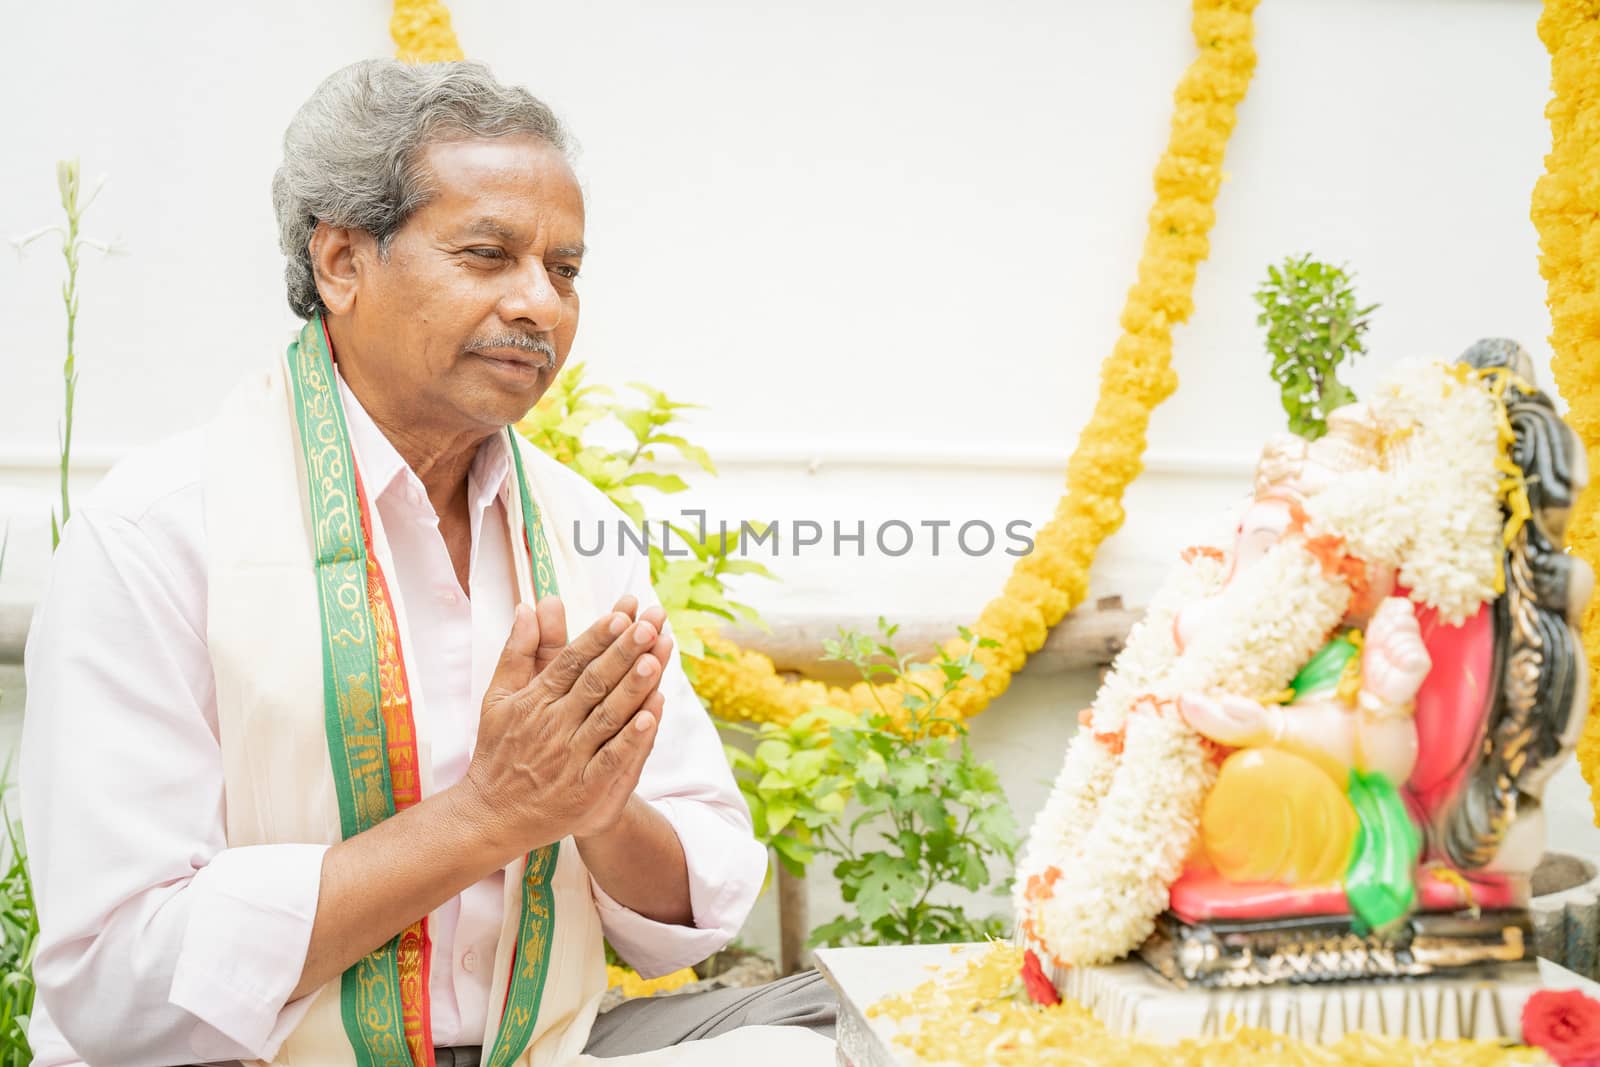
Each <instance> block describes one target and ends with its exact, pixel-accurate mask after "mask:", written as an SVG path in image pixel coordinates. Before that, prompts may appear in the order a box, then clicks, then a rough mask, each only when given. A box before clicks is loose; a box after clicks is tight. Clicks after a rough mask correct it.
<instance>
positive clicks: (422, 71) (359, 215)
mask: <svg viewBox="0 0 1600 1067" xmlns="http://www.w3.org/2000/svg"><path fill="white" fill-rule="evenodd" d="M513 134H517V135H524V136H530V137H534V138H537V139H539V140H541V141H544V142H546V143H547V144H549V145H551V146H552V147H553V148H555V149H557V150H558V151H560V152H561V153H562V154H563V155H566V154H568V153H569V152H570V150H571V148H570V143H569V140H568V137H567V133H566V130H564V129H563V128H562V126H561V122H560V120H558V119H557V118H556V116H555V114H554V112H552V111H551V110H550V109H549V108H548V107H546V106H545V105H544V104H543V103H541V102H540V101H539V100H537V99H535V98H534V97H533V96H532V95H531V94H530V93H529V92H528V91H527V90H526V89H522V88H519V87H517V86H508V85H502V84H501V83H500V82H498V81H496V80H495V77H494V75H492V74H490V73H489V68H488V67H486V66H484V65H483V64H481V63H401V62H399V61H398V60H393V59H368V60H363V61H361V62H359V63H352V64H350V65H349V66H348V67H345V68H344V69H343V70H339V71H336V72H335V73H334V74H332V75H331V76H330V77H329V78H328V79H327V80H326V81H324V82H323V83H322V84H321V85H319V86H317V91H316V92H314V93H312V94H311V99H309V100H307V101H306V102H305V104H304V105H302V106H301V108H300V110H299V111H298V112H297V113H296V114H295V117H294V121H292V122H290V123H289V128H288V130H286V131H285V132H284V135H283V164H282V166H280V167H279V168H278V172H277V174H275V175H273V178H272V206H273V208H274V209H275V210H276V211H277V214H278V244H279V246H280V247H281V248H282V249H283V254H284V255H285V256H287V257H288V263H287V264H286V265H285V267H284V277H285V280H286V281H287V282H288V287H289V307H290V308H291V309H293V311H294V313H295V314H296V315H299V316H300V317H301V318H310V317H311V316H312V315H315V314H317V313H318V312H319V311H323V310H326V308H325V305H324V304H323V302H322V294H321V293H319V292H318V291H317V283H316V279H315V278H314V277H313V274H312V267H311V250H310V247H309V245H310V241H311V234H312V232H313V231H314V230H315V229H316V228H317V223H318V222H319V221H320V222H326V223H328V225H330V226H339V227H346V228H350V229H359V230H365V231H366V232H367V233H370V234H371V235H372V236H373V237H375V238H377V240H378V251H379V253H380V254H385V253H387V251H388V248H389V242H390V241H391V240H392V239H393V238H394V235H395V233H396V232H397V231H398V230H399V229H400V227H401V226H403V225H405V222H406V219H408V218H410V216H411V213H412V212H414V211H416V210H417V209H418V208H420V207H421V206H422V205H423V204H425V203H427V202H428V198H429V196H430V195H431V190H430V189H429V188H428V175H427V173H426V168H424V167H423V166H422V162H421V157H422V150H423V149H424V148H426V147H427V146H428V145H430V144H434V143H438V142H440V141H447V140H454V139H458V138H460V137H463V136H467V137H504V136H508V135H513Z"/></svg>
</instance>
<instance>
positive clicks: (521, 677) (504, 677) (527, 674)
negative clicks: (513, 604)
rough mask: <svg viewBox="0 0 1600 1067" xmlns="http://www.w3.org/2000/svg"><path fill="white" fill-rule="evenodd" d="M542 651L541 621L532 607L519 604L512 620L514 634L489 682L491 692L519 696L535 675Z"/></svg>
mask: <svg viewBox="0 0 1600 1067" xmlns="http://www.w3.org/2000/svg"><path fill="white" fill-rule="evenodd" d="M538 649H539V620H538V617H537V616H535V614H534V613H533V612H532V611H531V610H529V608H528V605H526V604H518V605H517V608H516V611H515V612H514V613H513V614H512V617H511V632H510V634H508V635H507V636H506V645H505V648H503V649H501V650H500V659H499V661H498V662H497V663H496V664H495V667H494V674H493V676H491V678H490V679H489V692H490V693H515V692H517V691H518V690H520V689H522V688H523V687H524V686H526V685H527V684H528V682H529V680H530V679H532V678H533V675H534V663H535V659H536V656H537V654H538Z"/></svg>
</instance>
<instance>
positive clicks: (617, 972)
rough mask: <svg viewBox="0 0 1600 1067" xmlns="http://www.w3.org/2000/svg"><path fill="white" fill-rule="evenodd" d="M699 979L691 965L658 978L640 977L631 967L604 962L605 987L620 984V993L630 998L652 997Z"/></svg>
mask: <svg viewBox="0 0 1600 1067" xmlns="http://www.w3.org/2000/svg"><path fill="white" fill-rule="evenodd" d="M699 980H700V976H699V975H697V974H695V973H694V968H692V967H685V968H683V969H682V970H678V971H673V972H672V973H671V974H664V975H662V976H661V977H660V978H641V977H640V976H639V972H638V971H636V970H634V969H633V968H632V967H619V966H617V965H616V964H615V963H608V964H606V987H607V988H609V989H615V988H617V987H618V986H621V987H622V995H623V996H625V997H627V998H628V999H630V1000H631V999H633V998H634V997H653V996H655V995H656V994H657V993H670V992H672V991H673V990H674V989H682V988H683V987H684V986H686V985H689V984H690V983H692V982H698V981H699Z"/></svg>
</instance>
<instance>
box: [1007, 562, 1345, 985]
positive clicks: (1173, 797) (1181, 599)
mask: <svg viewBox="0 0 1600 1067" xmlns="http://www.w3.org/2000/svg"><path fill="white" fill-rule="evenodd" d="M1203 558H1204V557H1197V560H1196V563H1198V562H1199V560H1200V559H1203ZM1222 569H1223V568H1222V565H1221V564H1220V563H1218V562H1217V561H1214V560H1212V561H1207V564H1202V565H1200V566H1196V564H1195V563H1191V564H1190V565H1189V566H1188V567H1185V568H1183V569H1182V570H1181V571H1180V572H1179V575H1180V577H1177V578H1176V579H1175V580H1174V581H1173V582H1171V583H1169V586H1168V587H1167V588H1166V589H1164V590H1163V592H1164V593H1168V592H1170V593H1171V594H1172V596H1173V599H1170V600H1169V599H1168V598H1167V597H1166V596H1161V597H1158V598H1157V603H1158V604H1159V605H1161V608H1162V617H1160V618H1154V617H1152V618H1147V619H1146V620H1145V622H1146V626H1145V628H1144V629H1143V630H1142V631H1141V633H1140V634H1139V638H1140V640H1139V641H1138V642H1137V643H1135V642H1132V641H1130V644H1129V648H1128V649H1127V650H1125V653H1124V656H1123V657H1118V661H1117V664H1116V665H1115V666H1114V668H1113V671H1112V674H1113V676H1114V678H1115V680H1113V679H1112V678H1108V679H1107V683H1106V685H1105V686H1103V687H1102V689H1101V694H1100V698H1098V699H1097V713H1098V711H1099V709H1100V705H1101V702H1102V701H1104V703H1105V708H1106V710H1107V712H1109V713H1111V714H1115V711H1116V705H1121V707H1122V708H1123V709H1124V718H1125V724H1126V735H1125V737H1124V741H1123V752H1122V755H1121V757H1120V758H1116V757H1114V756H1112V755H1111V753H1110V752H1109V751H1108V750H1107V749H1106V746H1105V745H1104V744H1101V743H1100V742H1097V741H1096V740H1094V738H1093V737H1092V735H1090V734H1089V733H1088V732H1087V731H1085V732H1082V733H1080V734H1079V735H1078V736H1077V737H1075V738H1074V739H1073V742H1072V745H1071V746H1069V749H1068V755H1067V761H1066V765H1065V766H1064V767H1063V769H1062V776H1061V778H1060V779H1059V780H1058V781H1057V785H1056V789H1055V790H1054V791H1053V792H1052V794H1051V797H1050V800H1049V801H1048V802H1047V803H1046V805H1045V809H1044V810H1043V811H1041V812H1040V815H1039V818H1038V819H1037V820H1035V823H1034V827H1033V829H1032V831H1031V833H1030V835H1029V845H1028V850H1027V854H1026V855H1025V856H1024V859H1023V861H1022V863H1021V864H1019V866H1018V872H1017V873H1018V876H1017V892H1016V906H1017V914H1018V917H1019V919H1020V920H1021V921H1022V922H1023V923H1024V924H1025V925H1026V928H1027V929H1028V930H1029V932H1030V934H1031V935H1032V937H1033V938H1034V940H1035V941H1036V946H1035V947H1036V948H1039V949H1041V950H1042V951H1043V952H1044V954H1045V955H1046V956H1047V958H1049V959H1050V960H1051V961H1053V962H1054V963H1056V964H1057V965H1061V966H1077V965H1083V964H1093V963H1105V962H1108V961H1110V960H1114V959H1118V958H1120V957H1122V956H1124V955H1126V954H1127V953H1128V952H1130V951H1131V950H1132V949H1134V948H1136V947H1137V946H1138V944H1139V943H1140V942H1141V941H1142V940H1143V939H1144V938H1145V937H1147V936H1148V935H1149V933H1150V930H1151V929H1152V927H1153V924H1154V922H1155V918H1156V916H1157V915H1159V914H1160V913H1161V911H1162V910H1163V909H1165V908H1166V906H1167V890H1168V888H1169V887H1170V886H1171V884H1172V882H1173V881H1174V880H1175V879H1176V878H1177V877H1178V874H1179V873H1180V872H1181V871H1182V867H1183V861H1184V859H1185V857H1187V856H1188V854H1189V850H1190V848H1191V847H1192V846H1193V844H1194V838H1195V834H1196V833H1197V831H1198V828H1199V820H1200V806H1201V804H1202V803H1203V802H1204V799H1205V796H1206V793H1207V791H1208V790H1209V789H1210V788H1211V784H1212V782H1213V781H1214V779H1215V770H1214V768H1213V766H1212V764H1211V761H1210V759H1209V757H1208V755H1207V750H1206V747H1205V745H1204V744H1203V743H1202V742H1201V740H1200V738H1199V736H1198V735H1196V734H1195V733H1194V731H1193V730H1191V729H1189V727H1188V725H1187V724H1185V723H1184V722H1183V721H1182V720H1181V719H1180V718H1179V717H1178V715H1177V711H1176V708H1175V706H1174V704H1173V699H1174V698H1175V697H1176V696H1177V695H1178V694H1179V693H1181V692H1186V691H1216V690H1220V689H1221V688H1222V687H1223V686H1224V685H1227V687H1228V688H1229V689H1230V690H1233V691H1238V692H1248V693H1250V694H1252V695H1256V696H1262V695H1266V694H1268V693H1271V692H1274V691H1276V690H1279V689H1282V688H1283V687H1285V686H1286V685H1287V684H1288V683H1289V681H1290V680H1291V679H1292V678H1293V677H1294V674H1295V672H1296V671H1297V670H1299V668H1300V666H1301V665H1302V664H1304V663H1305V661H1306V660H1307V659H1309V658H1310V657H1311V655H1312V653H1314V652H1315V651H1316V650H1317V649H1318V648H1319V647H1321V645H1322V644H1323V642H1324V641H1326V639H1327V637H1328V634H1329V633H1330V632H1331V631H1332V630H1333V628H1334V627H1335V626H1336V625H1337V624H1338V622H1339V620H1340V619H1341V618H1342V617H1343V615H1344V612H1345V609H1346V608H1347V606H1348V603H1349V596H1350V593H1349V590H1348V589H1347V588H1346V587H1345V586H1344V584H1343V582H1342V581H1340V580H1339V579H1337V578H1333V577H1329V576H1328V575H1326V574H1325V573H1324V571H1323V568H1322V565H1321V563H1320V562H1319V561H1318V560H1317V559H1316V557H1314V556H1313V555H1311V553H1309V552H1308V551H1306V549H1305V546H1304V543H1303V542H1302V541H1301V539H1300V538H1299V537H1290V538H1288V539H1286V540H1284V541H1283V542H1281V543H1280V544H1278V545H1276V546H1274V547H1273V548H1272V549H1270V550H1269V551H1268V552H1267V554H1266V555H1265V556H1263V557H1262V559H1261V560H1260V561H1259V562H1258V563H1257V564H1256V565H1255V566H1253V567H1251V568H1250V569H1249V570H1248V571H1245V572H1244V573H1242V574H1240V575H1239V576H1238V577H1237V578H1236V579H1235V581H1234V582H1233V583H1232V584H1231V585H1230V586H1229V587H1228V588H1227V589H1226V590H1224V591H1222V592H1221V593H1220V594H1218V595H1219V596H1220V601H1219V605H1218V610H1217V612H1216V616H1215V618H1214V620H1213V622H1212V624H1211V625H1208V626H1207V627H1206V628H1205V631H1204V632H1203V633H1201V634H1197V635H1195V638H1194V640H1193V641H1192V643H1191V644H1190V645H1189V647H1188V648H1186V649H1185V650H1184V651H1183V653H1182V654H1181V655H1176V654H1174V653H1175V646H1174V645H1173V641H1172V637H1171V634H1172V622H1173V619H1174V618H1175V615H1176V610H1177V607H1178V606H1179V605H1181V604H1183V603H1187V602H1191V601H1192V600H1194V599H1196V598H1198V597H1204V596H1205V595H1206V589H1208V588H1215V586H1216V584H1217V582H1218V581H1219V576H1220V574H1221V573H1222ZM1180 588H1182V592H1181V593H1180ZM1154 614H1155V613H1154V611H1152V616H1154ZM1152 624H1154V625H1152ZM1162 635H1165V636H1164V637H1163V636H1162ZM1163 648H1164V649H1165V655H1163ZM1129 653H1131V655H1129ZM1163 660H1164V663H1163V662H1162V661H1163ZM1136 673H1137V674H1138V675H1139V676H1140V681H1141V682H1142V683H1143V684H1142V685H1139V686H1135V685H1134V683H1133V681H1132V679H1133V677H1134V676H1135V674H1136ZM1235 686H1237V688H1235ZM1136 689H1138V690H1142V692H1141V693H1139V694H1138V695H1133V696H1129V695H1128V694H1131V693H1134V691H1135V690H1136ZM1124 702H1125V703H1124ZM1135 704H1137V708H1136V709H1135V710H1133V713H1132V714H1127V713H1126V709H1127V708H1130V707H1133V705H1135ZM1095 728H1096V729H1100V725H1099V720H1098V719H1097V720H1096V723H1095ZM1092 750H1099V754H1096V753H1095V752H1094V751H1092ZM1052 867H1054V868H1055V869H1056V870H1058V871H1060V872H1061V873H1060V875H1059V876H1057V878H1056V881H1055V884H1054V885H1052V886H1050V887H1049V888H1048V889H1047V890H1046V889H1041V888H1040V887H1039V886H1038V884H1037V882H1036V881H1035V876H1039V877H1041V878H1042V877H1043V876H1045V874H1046V873H1047V872H1048V870H1049V868H1052Z"/></svg>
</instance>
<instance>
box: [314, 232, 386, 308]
mask: <svg viewBox="0 0 1600 1067" xmlns="http://www.w3.org/2000/svg"><path fill="white" fill-rule="evenodd" d="M372 247H373V246H372V237H371V235H369V234H367V233H365V232H364V231H361V230H351V229H347V228H345V227H342V226H329V225H328V224H327V223H326V222H318V223H317V228H316V229H315V230H313V231H312V232H311V244H310V249H311V273H312V276H313V277H314V278H315V279H316V283H317V292H318V293H320V294H322V302H323V303H324V304H325V305H327V308H328V311H330V312H331V313H333V314H335V315H343V314H345V313H346V312H348V311H349V310H350V309H351V308H352V307H354V306H355V302H356V289H357V288H358V287H359V284H360V278H361V271H362V268H363V267H365V266H367V263H366V262H364V261H365V259H366V258H367V253H368V252H370V251H371V250H372Z"/></svg>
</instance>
